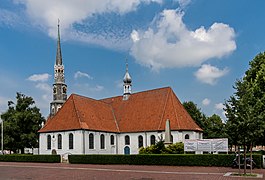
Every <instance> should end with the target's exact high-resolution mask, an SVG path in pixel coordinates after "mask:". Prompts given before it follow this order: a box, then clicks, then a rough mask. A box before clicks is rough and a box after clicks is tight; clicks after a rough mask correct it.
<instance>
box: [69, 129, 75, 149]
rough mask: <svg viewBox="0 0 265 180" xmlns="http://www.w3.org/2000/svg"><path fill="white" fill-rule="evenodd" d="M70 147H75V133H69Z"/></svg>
mask: <svg viewBox="0 0 265 180" xmlns="http://www.w3.org/2000/svg"><path fill="white" fill-rule="evenodd" d="M69 149H74V135H73V133H70V134H69Z"/></svg>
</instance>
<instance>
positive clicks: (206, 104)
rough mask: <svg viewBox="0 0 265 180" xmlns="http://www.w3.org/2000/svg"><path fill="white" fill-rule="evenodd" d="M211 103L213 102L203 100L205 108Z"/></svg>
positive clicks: (206, 99)
mask: <svg viewBox="0 0 265 180" xmlns="http://www.w3.org/2000/svg"><path fill="white" fill-rule="evenodd" d="M210 103H211V100H210V99H208V98H205V99H204V100H202V104H203V105H204V106H208V105H209V104H210Z"/></svg>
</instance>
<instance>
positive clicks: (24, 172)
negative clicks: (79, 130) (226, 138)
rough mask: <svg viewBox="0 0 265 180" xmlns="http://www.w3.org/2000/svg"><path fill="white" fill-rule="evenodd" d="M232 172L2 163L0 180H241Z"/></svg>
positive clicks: (119, 166) (148, 167)
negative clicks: (227, 175)
mask: <svg viewBox="0 0 265 180" xmlns="http://www.w3.org/2000/svg"><path fill="white" fill-rule="evenodd" d="M232 171H234V172H236V170H235V169H231V168H224V167H184V166H177V167H176V166H131V165H91V164H50V163H14V162H0V180H9V179H12V180H16V179H27V180H28V179H37V180H39V179H40V180H42V179H45V180H46V179H52V180H53V179H57V180H68V179H77V180H79V179H80V180H82V179H88V180H90V179H91V180H104V179H106V180H112V179H113V180H127V179H128V180H171V179H174V180H175V179H181V180H185V179H195V180H199V179H203V180H205V179H206V180H207V179H209V180H210V179H211V180H212V179H240V178H232V177H225V176H224V174H226V173H227V172H232ZM254 172H256V173H259V174H263V177H265V169H255V170H254ZM244 179H245V178H244Z"/></svg>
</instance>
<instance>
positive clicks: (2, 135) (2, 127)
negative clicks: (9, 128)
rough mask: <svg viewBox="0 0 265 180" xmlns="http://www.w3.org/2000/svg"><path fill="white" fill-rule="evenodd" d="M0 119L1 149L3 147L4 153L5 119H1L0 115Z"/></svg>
mask: <svg viewBox="0 0 265 180" xmlns="http://www.w3.org/2000/svg"><path fill="white" fill-rule="evenodd" d="M0 120H1V121H2V123H1V133H2V134H1V149H2V154H4V120H3V119H1V117H0Z"/></svg>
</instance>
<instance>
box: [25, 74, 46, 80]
mask: <svg viewBox="0 0 265 180" xmlns="http://www.w3.org/2000/svg"><path fill="white" fill-rule="evenodd" d="M50 77H51V75H49V74H48V73H44V74H33V75H31V76H30V77H28V79H27V80H29V81H33V82H46V81H48V80H49V78H50Z"/></svg>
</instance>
